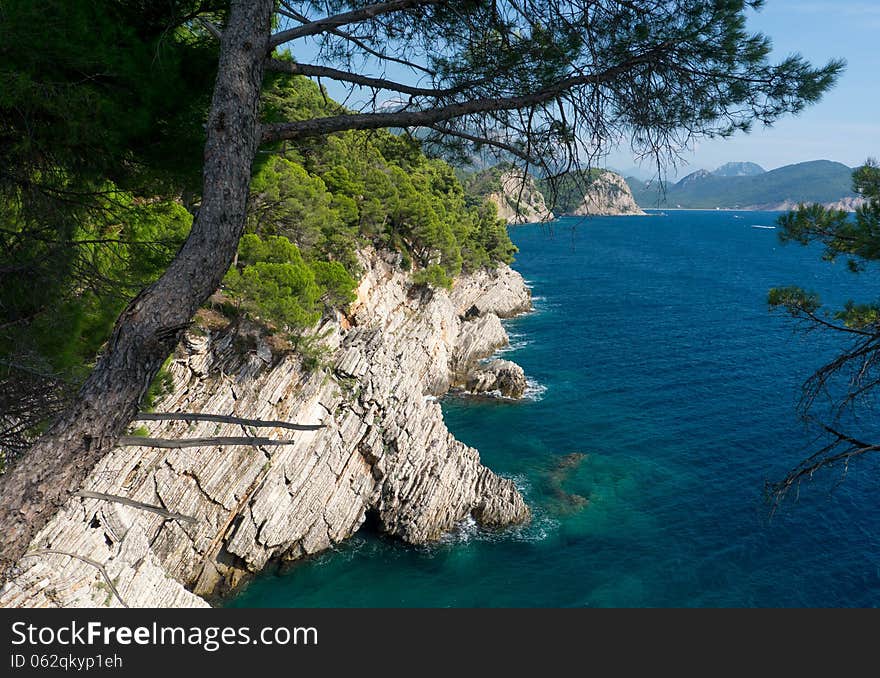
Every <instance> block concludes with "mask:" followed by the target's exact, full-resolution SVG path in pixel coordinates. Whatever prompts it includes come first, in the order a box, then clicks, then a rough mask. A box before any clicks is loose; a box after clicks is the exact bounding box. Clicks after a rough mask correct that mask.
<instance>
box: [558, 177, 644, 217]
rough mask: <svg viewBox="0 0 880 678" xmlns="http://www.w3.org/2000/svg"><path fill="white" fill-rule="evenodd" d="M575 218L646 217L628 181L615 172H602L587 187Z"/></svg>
mask: <svg viewBox="0 0 880 678" xmlns="http://www.w3.org/2000/svg"><path fill="white" fill-rule="evenodd" d="M571 214H573V215H574V216H586V215H593V216H606V217H608V216H644V215H645V212H644V211H643V210H642V208H641V207H639V206H638V204H637V203H636V201H635V198H633V194H632V192H631V191H630V190H629V186H628V185H627V183H626V180H625V179H624V178H623V177H622V176H620V175H619V174H615V173H614V172H609V171H604V172H600V173H599V174H598V175H597V176H596V177H595V178H594V179H593V180H592V181H591V182H590V184H589V185H588V186H587V187H586V190H585V192H584V194H583V197H582V198H581V203H580V205H578V206H577V207H576V208H575V209H574V210H573V211H572V212H571Z"/></svg>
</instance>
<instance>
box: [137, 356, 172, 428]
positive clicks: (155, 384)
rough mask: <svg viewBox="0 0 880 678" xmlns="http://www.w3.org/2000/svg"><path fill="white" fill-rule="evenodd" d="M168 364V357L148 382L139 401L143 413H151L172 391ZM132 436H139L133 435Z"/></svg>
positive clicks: (169, 360) (169, 362)
mask: <svg viewBox="0 0 880 678" xmlns="http://www.w3.org/2000/svg"><path fill="white" fill-rule="evenodd" d="M170 364H171V358H170V357H169V358H168V359H167V360H166V361H165V362H164V363H163V364H162V367H161V368H160V369H159V372H158V373H156V376H155V377H153V381H152V382H150V386H149V388H148V389H147V392H146V393H145V394H144V397H143V400H142V401H141V409H143V410H144V412H152V411H153V408H154V407H155V406H156V403H157V402H158V401H159V400H161V399H162V398H164V397H165V396H166V395H168V394H169V393H171V392H172V391H173V389H174V378H173V377H172V376H171V372H170V371H169V369H168V366H169V365H170ZM132 435H140V434H139V433H134V434H132Z"/></svg>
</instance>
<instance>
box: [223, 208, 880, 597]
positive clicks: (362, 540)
mask: <svg viewBox="0 0 880 678" xmlns="http://www.w3.org/2000/svg"><path fill="white" fill-rule="evenodd" d="M776 217H777V215H776V214H773V213H754V212H744V213H732V212H669V213H668V214H667V215H665V216H654V217H652V218H644V217H642V218H639V217H616V218H593V219H590V220H574V219H570V220H562V221H560V222H557V223H556V224H555V225H554V226H553V227H552V229H548V227H546V226H538V225H533V226H523V227H516V228H514V229H512V231H511V235H512V237H513V239H514V241H515V242H516V244H517V245H518V246H519V247H520V254H519V256H518V259H517V263H516V264H515V267H516V268H517V269H518V270H519V271H521V272H522V274H523V275H524V276H525V278H526V279H527V280H528V281H530V284H531V285H532V287H533V293H534V295H535V306H536V312H535V313H532V314H529V315H526V316H522V317H520V318H517V319H515V320H512V321H510V322H508V329H509V332H510V333H511V336H512V340H513V346H512V349H511V350H510V351H508V352H507V353H506V354H505V357H506V358H510V359H513V360H515V361H517V362H518V363H520V364H521V365H522V366H523V367H524V368H525V370H526V373H527V374H528V376H529V377H530V378H531V379H533V380H534V381H535V382H536V383H537V384H540V385H541V387H543V388H544V389H545V390H544V391H543V393H540V394H536V395H535V396H534V397H533V398H532V399H530V400H526V401H523V402H519V403H513V402H503V401H488V402H487V401H477V402H474V401H468V400H464V399H460V398H452V397H450V398H447V399H446V401H445V402H444V404H443V408H444V412H445V416H446V420H447V422H448V424H449V427H450V429H451V430H452V431H453V432H454V433H455V434H456V435H457V436H458V437H459V438H460V439H461V440H463V441H465V442H467V443H469V444H471V445H474V446H476V447H477V448H478V449H479V450H480V451H481V454H482V457H483V460H484V462H485V463H486V464H488V465H489V466H490V467H491V468H493V469H494V470H496V471H497V472H499V473H502V474H504V475H507V476H510V477H513V478H515V479H516V482H517V483H518V484H519V485H520V487H521V488H522V489H523V490H524V492H525V494H526V497H527V499H528V501H529V503H530V505H531V506H532V507H533V509H534V513H535V518H534V520H533V521H532V523H531V524H530V525H528V526H525V527H522V528H517V529H512V530H507V531H503V532H500V533H485V532H481V531H479V530H476V529H474V528H473V526H465V527H464V528H463V529H462V530H461V531H460V532H459V533H457V534H456V535H452V536H451V537H450V538H449V539H448V540H446V541H445V542H444V543H441V544H437V545H433V546H429V547H423V548H414V547H409V546H405V545H402V544H400V543H397V542H395V541H393V540H390V539H387V538H383V537H379V536H376V535H373V534H359V535H357V536H355V537H354V538H353V539H352V540H350V541H349V542H347V543H345V544H343V545H341V546H340V547H339V548H337V549H335V550H334V551H331V552H328V553H325V554H322V555H320V556H318V557H315V558H312V559H309V560H307V561H305V562H302V563H300V564H297V565H296V566H294V567H293V569H292V570H291V571H290V572H288V573H286V574H285V575H283V576H275V575H265V576H263V577H261V578H259V579H258V580H256V581H255V582H254V583H252V584H251V585H250V586H249V587H248V588H247V589H246V590H245V592H244V593H243V594H242V595H240V596H239V597H238V598H237V599H236V600H234V601H232V602H231V604H232V605H239V606H296V607H299V606H304V607H307V606H328V607H331V606H339V607H352V606H553V607H558V606H801V605H808V606H875V605H877V604H878V603H880V510H878V508H877V496H878V490H880V465H878V463H877V462H875V461H874V460H872V459H869V458H865V459H864V460H863V461H861V462H859V463H856V464H854V465H853V466H851V468H850V470H849V473H848V475H847V478H846V480H845V481H844V482H843V483H838V480H839V479H840V478H839V474H838V473H837V472H836V471H830V472H828V473H826V474H823V475H822V476H820V477H819V478H818V479H817V480H816V481H814V482H812V483H809V484H807V485H804V486H803V488H802V489H801V492H800V497H799V500H798V501H797V502H794V501H791V502H788V503H786V504H785V505H784V506H783V508H782V510H781V511H780V512H779V513H777V514H776V515H775V516H774V517H773V519H772V520H769V519H768V518H769V513H768V507H767V505H766V504H765V503H764V501H763V484H764V481H765V480H767V479H774V478H779V477H780V476H781V475H782V474H783V473H784V472H785V471H786V470H787V469H788V468H789V467H790V466H791V465H793V464H794V463H795V462H796V461H797V460H799V459H800V458H801V456H802V454H803V453H804V451H805V450H806V449H808V448H810V447H811V445H812V442H813V435H812V433H811V432H810V431H808V430H806V429H805V428H804V426H803V425H802V424H801V423H800V422H799V420H798V419H797V416H796V413H795V409H794V407H795V403H796V400H797V395H798V392H799V387H800V384H801V382H802V381H803V379H804V378H805V377H806V376H807V375H808V374H809V373H810V372H811V370H813V369H815V368H816V367H818V366H819V365H820V364H821V361H822V359H823V358H825V357H828V356H830V355H831V354H832V352H833V350H834V348H835V345H834V343H833V342H832V341H831V340H830V338H825V337H823V336H822V335H818V334H812V335H810V336H809V337H803V336H801V335H796V334H794V333H793V331H792V324H791V322H790V321H788V320H786V319H785V318H784V317H782V316H780V315H777V314H771V313H769V312H768V309H767V304H766V297H767V290H768V288H770V287H772V286H777V285H787V284H801V285H803V286H805V287H808V288H811V289H814V290H816V291H818V292H820V293H822V294H823V296H824V297H825V298H826V299H827V300H828V301H832V302H842V301H845V300H846V299H848V298H850V297H854V298H856V299H862V300H866V298H867V299H870V297H871V296H872V295H873V296H874V297H875V298H876V297H877V296H880V286H878V285H877V283H876V276H874V275H872V274H863V275H862V276H860V277H856V276H853V275H852V274H850V273H848V272H846V270H845V266H844V264H843V262H840V263H838V264H836V265H829V264H828V263H825V262H822V261H820V258H819V255H820V252H819V251H818V250H817V249H815V248H809V249H808V248H802V247H797V246H787V247H783V246H781V245H780V244H779V243H778V239H777V234H776V231H774V230H769V229H759V228H753V227H752V226H753V225H772V224H773V223H774V221H775V219H776ZM551 231H552V232H551ZM869 423H870V422H869ZM572 454H577V455H583V456H576V457H573V456H569V455H572ZM832 489H833V491H832Z"/></svg>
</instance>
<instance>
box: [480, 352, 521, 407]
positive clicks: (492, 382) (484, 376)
mask: <svg viewBox="0 0 880 678" xmlns="http://www.w3.org/2000/svg"><path fill="white" fill-rule="evenodd" d="M527 386H528V384H527V383H526V375H525V372H523V368H522V367H520V366H519V365H517V364H516V363H512V362H510V361H509V360H493V361H492V362H490V363H489V364H487V365H485V366H482V367H479V368H477V369H475V370H473V371H472V372H471V373H470V375H469V376H468V380H467V382H466V384H465V388H467V390H468V391H470V392H471V393H498V394H500V395H502V396H504V397H505V398H522V397H523V394H524V393H525V391H526V387H527Z"/></svg>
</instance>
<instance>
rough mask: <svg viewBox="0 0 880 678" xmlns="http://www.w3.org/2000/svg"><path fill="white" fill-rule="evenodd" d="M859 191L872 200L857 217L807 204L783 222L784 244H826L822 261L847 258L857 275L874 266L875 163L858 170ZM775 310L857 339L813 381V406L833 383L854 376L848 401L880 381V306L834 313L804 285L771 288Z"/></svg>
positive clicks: (877, 245)
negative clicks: (837, 378)
mask: <svg viewBox="0 0 880 678" xmlns="http://www.w3.org/2000/svg"><path fill="white" fill-rule="evenodd" d="M852 178H853V190H854V191H856V192H857V193H858V194H860V195H861V196H862V197H864V198H865V199H866V202H865V203H864V204H863V205H861V206H860V207H859V208H858V209H857V210H856V211H855V214H848V213H846V212H843V211H840V210H829V209H826V208H824V207H822V206H821V205H803V206H801V207H800V208H799V209H797V210H796V211H794V212H789V213H787V214H785V215H783V216H781V217H780V218H779V221H778V223H779V226H780V228H781V230H780V234H779V236H780V240H781V241H782V242H783V243H798V244H800V245H809V244H811V243H817V244H821V245H822V246H823V247H824V250H823V254H822V257H823V259H825V260H826V261H829V262H834V261H836V260H837V259H838V258H839V257H845V258H846V262H847V266H848V268H849V270H850V271H852V272H853V273H860V272H862V271H864V270H866V268H867V267H868V266H869V265H870V264H871V263H872V262H876V261H880V167H878V165H877V163H876V162H875V161H873V160H868V161H867V162H866V163H865V165H864V166H862V167H860V168H858V169H856V170H855V171H854V172H853V177H852ZM768 301H769V303H770V306H771V308H775V309H781V310H784V311H786V312H788V313H789V314H790V315H791V316H793V317H794V318H797V319H799V320H804V321H806V322H807V323H808V327H816V326H819V327H822V328H824V329H827V330H832V331H836V332H840V333H843V334H845V335H846V336H848V337H850V338H851V339H854V340H855V341H856V345H855V347H854V348H852V349H850V350H848V351H846V352H844V353H843V354H842V355H840V356H838V357H837V358H836V359H835V360H834V361H832V362H831V363H829V364H828V365H826V366H825V367H823V368H822V369H821V370H819V372H817V373H816V375H814V376H813V377H812V378H811V380H809V381H808V383H807V393H808V396H807V397H806V399H805V402H806V403H807V407H808V406H809V403H812V402H813V400H814V399H815V397H816V395H817V393H818V391H819V390H822V389H825V388H826V386H827V384H828V383H829V382H830V380H831V379H832V378H833V377H834V376H836V375H839V374H842V373H844V372H846V373H848V379H847V384H848V385H847V386H846V387H845V388H846V389H847V390H848V395H846V396H845V397H844V403H846V402H851V401H852V400H854V399H855V398H857V397H858V398H863V397H865V396H866V395H867V394H868V393H869V392H871V391H872V390H873V388H874V386H875V385H876V384H878V383H880V380H878V379H877V376H878V375H877V374H876V370H875V367H874V366H875V364H876V363H877V351H878V348H877V346H878V340H880V304H878V303H876V302H861V303H857V302H855V301H852V300H851V301H848V302H847V303H846V304H845V305H844V307H843V308H842V309H839V310H836V311H829V310H827V309H824V308H823V307H822V303H821V300H820V299H819V297H818V295H816V294H814V293H808V292H804V290H802V289H800V288H798V287H783V288H776V289H772V290H770V293H769V296H768Z"/></svg>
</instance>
